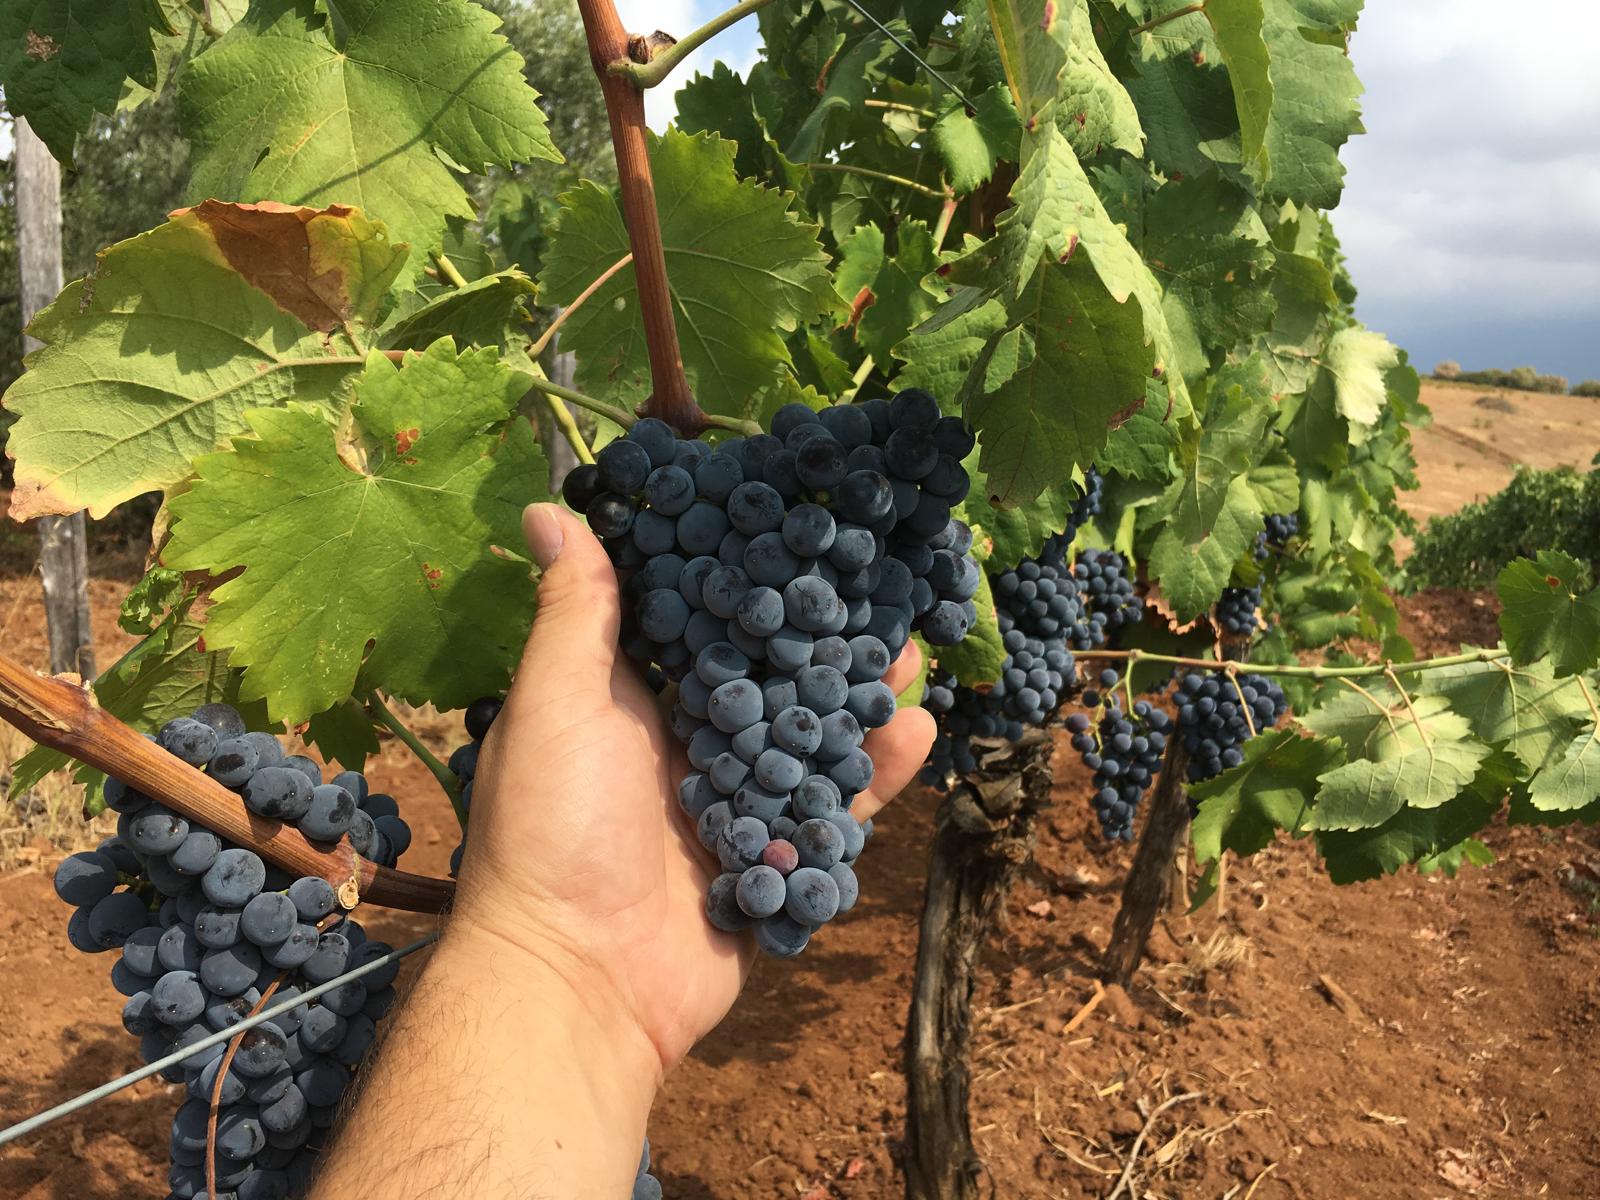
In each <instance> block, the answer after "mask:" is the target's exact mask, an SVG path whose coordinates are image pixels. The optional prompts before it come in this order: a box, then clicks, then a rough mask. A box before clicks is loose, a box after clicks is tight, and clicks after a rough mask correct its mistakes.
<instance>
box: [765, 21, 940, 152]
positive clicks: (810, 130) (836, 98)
mask: <svg viewBox="0 0 1600 1200" xmlns="http://www.w3.org/2000/svg"><path fill="white" fill-rule="evenodd" d="M888 26H889V28H890V29H891V30H893V31H894V32H895V33H897V34H899V35H900V37H901V38H902V39H903V38H904V37H905V36H906V34H907V33H908V32H909V30H908V29H907V28H906V25H905V22H903V21H899V20H890V21H889V22H888ZM898 53H900V47H899V46H897V45H895V43H894V42H893V41H891V40H890V39H889V37H888V36H886V35H885V34H884V33H882V32H881V31H879V30H877V29H869V30H867V31H866V33H865V34H863V35H862V36H860V37H858V38H857V39H856V41H855V43H854V44H853V45H850V46H849V48H848V49H846V50H844V51H843V52H842V53H840V54H839V55H838V56H837V57H836V58H830V59H829V61H828V63H827V65H826V66H825V67H824V68H823V70H822V72H821V74H819V75H818V76H816V77H815V86H814V87H813V88H808V89H806V91H805V92H802V93H801V95H802V97H804V98H805V99H806V100H808V101H810V108H809V110H808V111H807V112H806V114H805V116H804V118H803V119H802V120H801V121H800V123H799V126H798V127H797V128H796V129H795V130H794V132H793V134H792V135H791V136H790V137H789V138H788V140H787V141H786V142H785V143H784V146H783V157H784V158H786V159H787V160H789V161H790V162H794V163H805V162H809V161H811V160H812V159H815V158H818V157H820V156H821V155H822V154H824V153H825V152H826V151H827V150H828V149H829V148H831V147H832V146H834V145H835V144H836V143H838V142H839V141H840V140H841V137H840V129H841V127H843V126H845V125H847V124H848V122H849V121H850V120H852V119H853V118H854V117H855V115H856V114H858V113H860V112H861V111H862V109H863V108H864V107H865V101H866V99H867V97H868V96H870V95H871V94H872V88H873V81H874V79H875V78H876V77H878V76H880V75H881V74H882V72H883V67H884V64H885V63H886V62H888V61H889V59H891V58H893V57H894V56H895V55H896V54H898ZM807 93H809V95H807ZM813 96H814V97H815V100H811V97H813Z"/></svg>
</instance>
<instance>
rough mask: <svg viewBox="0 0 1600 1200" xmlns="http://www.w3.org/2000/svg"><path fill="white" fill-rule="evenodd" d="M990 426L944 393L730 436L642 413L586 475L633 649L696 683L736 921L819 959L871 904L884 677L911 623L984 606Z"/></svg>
mask: <svg viewBox="0 0 1600 1200" xmlns="http://www.w3.org/2000/svg"><path fill="white" fill-rule="evenodd" d="M973 445H974V442H973V436H972V434H971V432H970V431H969V430H968V429H967V428H966V426H965V425H964V424H963V423H962V422H961V420H959V419H958V418H955V417H944V416H941V415H940V412H939V406H938V403H937V402H936V401H935V400H934V399H933V397H932V396H930V395H929V394H928V393H926V392H922V391H917V390H909V389H908V390H906V391H903V392H901V393H899V394H898V395H897V396H895V398H894V399H893V400H870V401H867V402H865V403H863V404H856V405H836V406H834V407H831V408H826V409H823V410H822V411H820V412H816V411H813V410H812V409H810V408H808V407H806V406H805V405H803V404H789V405H785V406H784V407H783V408H781V409H780V410H779V411H778V412H777V413H776V414H775V415H774V417H773V420H772V432H771V433H770V434H758V435H755V436H752V437H748V438H730V439H727V440H725V441H722V442H720V443H719V444H717V445H716V446H714V447H713V446H710V445H708V444H707V443H705V442H703V441H698V440H696V441H685V440H680V439H678V438H676V437H675V436H674V435H673V433H672V430H671V429H670V428H669V427H668V426H667V425H665V424H664V423H662V422H660V421H655V420H642V421H639V422H638V423H636V424H635V425H634V426H633V427H632V428H631V429H630V430H629V431H628V433H627V435H626V437H624V438H621V439H619V440H617V441H615V442H612V443H610V444H609V445H607V446H606V447H605V448H604V449H602V450H601V451H600V452H599V453H598V454H597V455H596V459H595V462H594V463H593V464H588V465H585V466H580V467H578V468H577V469H575V470H574V471H572V473H571V474H569V475H568V476H567V480H566V482H565V484H564V486H563V489H562V495H563V498H564V499H565V500H566V501H567V503H568V504H569V505H571V506H572V507H573V508H575V509H577V510H579V511H581V512H583V513H584V514H585V516H586V517H587V519H588V522H589V526H590V528H591V529H593V530H594V531H595V533H596V534H598V535H599V536H600V538H601V540H602V541H603V542H604V544H605V546H606V549H607V551H608V552H609V553H610V555H611V558H612V561H613V562H614V563H615V564H616V566H617V569H618V572H619V574H620V575H621V576H622V578H623V581H624V582H623V595H624V598H625V601H626V603H625V606H624V610H625V611H624V622H623V630H622V638H621V642H622V647H623V649H624V650H625V651H626V652H627V654H628V655H629V656H630V657H632V658H633V659H635V660H636V661H637V662H639V663H640V664H641V665H647V664H654V665H655V666H656V667H658V668H659V669H660V670H661V672H662V673H663V674H664V675H665V676H666V678H667V679H669V680H671V681H673V682H675V683H677V685H678V693H677V700H676V702H675V704H674V705H673V709H672V729H673V732H674V733H675V734H676V735H677V737H678V738H679V739H680V740H681V741H683V742H684V743H686V744H687V746H688V756H689V761H690V764H691V765H692V766H693V768H694V770H693V772H692V773H691V774H690V775H689V776H688V777H687V778H686V779H685V780H684V781H683V785H682V788H681V790H680V793H679V799H680V801H681V803H682V806H683V808H684V810H685V812H686V813H687V814H688V815H689V817H690V818H691V819H692V820H694V821H696V823H697V827H698V831H699V836H700V840H701V842H702V843H703V844H704V845H705V847H706V848H707V849H708V850H709V851H711V852H712V853H714V854H715V855H716V856H717V859H718V861H719V863H720V865H721V867H722V874H720V875H719V876H718V877H717V878H716V879H715V880H714V881H713V882H712V885H711V887H710V890H709V892H708V895H707V900H706V907H707V915H708V917H709V919H710V920H711V922H712V924H713V925H715V926H717V927H718V928H720V929H726V930H737V929H743V928H749V927H752V926H753V927H754V929H755V937H756V942H757V944H758V945H759V946H760V947H761V948H762V949H763V950H764V951H766V952H767V953H769V954H773V955H776V956H779V957H791V956H793V955H795V954H798V953H800V951H801V950H803V949H804V948H805V946H806V944H807V942H808V941H809V940H810V937H811V934H812V932H813V931H814V930H815V929H816V928H818V927H819V926H821V925H822V924H824V923H825V922H826V921H828V920H829V919H830V918H832V917H833V916H834V915H835V914H837V913H840V912H846V911H848V910H849V909H850V908H851V907H852V906H853V905H854V904H855V901H856V897H857V891H858V889H857V882H856V877H855V874H854V872H853V870H852V866H851V864H853V863H854V861H855V859H856V857H857V856H858V855H859V854H860V853H861V850H862V847H863V846H864V844H865V842H866V839H867V837H868V835H869V834H870V831H871V822H867V823H866V824H864V825H863V824H862V823H861V822H858V821H857V820H856V818H855V817H854V816H852V815H851V814H850V811H849V809H850V805H851V803H852V801H853V800H854V798H855V796H856V795H857V794H858V793H860V792H861V791H863V790H865V789H866V788H867V787H868V785H869V784H870V783H871V782H872V760H871V758H870V757H869V756H868V755H867V752H866V751H865V750H864V749H863V748H862V742H863V740H864V738H865V735H866V733H867V732H868V731H870V730H872V729H875V728H878V727H879V726H882V725H885V724H887V723H888V722H889V720H890V719H891V718H892V717H893V716H894V711H895V697H894V693H893V691H891V690H890V688H889V686H888V685H887V684H886V683H884V682H883V676H884V675H885V673H886V672H887V671H888V670H889V667H890V666H891V665H892V664H893V662H894V661H895V659H896V658H897V657H898V656H899V654H900V652H901V650H902V649H904V647H905V645H906V643H907V641H909V639H910V637H911V634H912V633H913V632H914V631H915V632H920V633H921V634H922V636H923V637H924V638H925V639H927V640H928V641H929V642H930V643H933V644H935V645H948V644H951V643H954V642H957V641H959V640H960V639H961V638H963V637H965V636H966V633H967V631H968V630H969V629H970V628H971V627H972V625H973V623H974V621H975V620H976V617H977V610H976V607H975V605H974V602H973V597H974V596H975V595H976V594H977V590H978V585H979V582H980V576H979V569H978V565H977V563H976V562H975V561H974V559H973V558H972V556H971V555H970V554H969V551H970V549H971V546H972V533H971V531H970V530H969V529H968V528H967V526H966V525H965V524H963V523H962V522H961V521H959V520H954V519H952V517H951V508H952V506H954V505H956V504H958V503H960V502H961V500H962V499H964V498H965V496H966V494H967V490H968V487H969V486H970V485H969V481H968V478H967V473H966V471H965V470H964V469H963V468H962V466H961V460H962V459H963V458H964V457H965V456H966V455H967V454H968V453H970V452H971V450H972V447H973Z"/></svg>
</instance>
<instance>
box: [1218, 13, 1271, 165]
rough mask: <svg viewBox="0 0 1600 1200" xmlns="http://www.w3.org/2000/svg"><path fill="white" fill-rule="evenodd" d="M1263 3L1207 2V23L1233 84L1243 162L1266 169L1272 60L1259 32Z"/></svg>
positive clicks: (1262, 20) (1261, 27)
mask: <svg viewBox="0 0 1600 1200" xmlns="http://www.w3.org/2000/svg"><path fill="white" fill-rule="evenodd" d="M1262 4H1263V0H1206V5H1205V14H1206V20H1207V21H1209V22H1210V23H1211V31H1212V33H1213V34H1214V35H1215V36H1216V40H1217V49H1218V50H1220V51H1221V52H1222V61H1223V62H1224V63H1225V64H1226V65H1227V68H1228V81H1229V83H1231V84H1232V85H1233V103H1234V109H1235V111H1236V112H1237V113H1238V115H1239V152H1240V155H1241V157H1242V158H1243V160H1244V161H1245V162H1247V163H1250V164H1251V165H1253V166H1256V167H1257V168H1258V169H1262V170H1265V168H1266V166H1267V160H1266V140H1267V129H1268V126H1269V124H1270V122H1271V119H1272V99H1273V91H1272V60H1271V56H1270V55H1269V54H1268V52H1267V41H1266V38H1265V36H1264V35H1263V33H1262V30H1263V28H1264V27H1265V24H1266V14H1265V12H1264V11H1263V8H1262Z"/></svg>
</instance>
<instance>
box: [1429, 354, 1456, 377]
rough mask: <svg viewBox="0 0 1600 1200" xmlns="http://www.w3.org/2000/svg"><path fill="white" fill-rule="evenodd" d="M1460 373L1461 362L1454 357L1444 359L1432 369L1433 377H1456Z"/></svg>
mask: <svg viewBox="0 0 1600 1200" xmlns="http://www.w3.org/2000/svg"><path fill="white" fill-rule="evenodd" d="M1460 375H1461V364H1460V363H1458V362H1456V361H1455V360H1454V359H1448V358H1447V359H1445V361H1444V362H1442V363H1440V364H1439V365H1438V366H1436V367H1434V369H1433V377H1434V378H1435V379H1457V378H1459V377H1460Z"/></svg>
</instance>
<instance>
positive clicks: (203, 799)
mask: <svg viewBox="0 0 1600 1200" xmlns="http://www.w3.org/2000/svg"><path fill="white" fill-rule="evenodd" d="M0 718H3V719H5V720H6V721H8V722H10V723H11V724H12V725H15V726H16V727H17V728H18V729H20V730H21V731H22V732H23V733H25V734H27V735H28V737H30V738H32V739H33V740H34V741H36V742H38V743H39V744H40V745H41V746H48V747H49V748H50V749H52V750H58V751H60V752H61V753H63V754H66V755H70V756H71V757H72V758H75V759H77V760H78V761H79V762H85V763H88V764H89V765H90V766H91V767H95V768H97V769H98V770H101V771H104V772H106V773H107V774H108V775H114V776H116V777H117V778H118V779H120V780H122V781H123V782H125V783H127V784H130V785H131V786H133V787H135V788H137V789H138V790H139V791H141V792H143V793H144V794H145V795H147V796H149V797H151V798H152V799H155V800H159V801H160V802H161V803H162V804H164V805H166V806H167V807H168V808H170V809H172V810H173V811H174V812H178V813H182V814H183V815H184V816H186V817H193V818H194V819H195V820H196V821H199V822H201V823H202V824H204V825H205V826H206V828H208V829H211V830H213V831H215V832H216V833H217V834H219V835H220V836H222V837H225V838H228V839H229V840H231V841H234V842H237V843H238V844H239V845H241V846H247V847H249V848H250V849H251V850H254V851H255V852H256V853H257V854H259V855H261V857H262V858H265V859H267V860H268V861H270V862H273V863H275V864H276V865H278V866H280V867H282V868H283V869H284V870H286V871H290V872H292V873H294V874H296V875H315V876H317V877H318V878H321V879H326V880H327V881H328V882H329V883H330V884H332V885H333V887H334V890H335V891H337V892H338V893H339V899H340V902H341V903H342V904H344V906H345V907H347V908H353V907H354V906H355V904H356V902H357V901H358V900H367V901H370V902H372V903H373V904H381V905H384V906H386V907H389V908H401V909H406V910H408V911H410V912H426V913H433V912H439V911H440V910H442V909H444V908H445V907H447V906H448V905H449V903H450V899H451V897H452V896H453V895H454V894H455V884H454V883H452V882H451V881H449V880H447V879H429V878H427V877H426V876H423V875H413V874H411V873H410V872H409V871H397V870H394V869H392V868H389V867H380V866H378V865H377V864H376V863H373V862H369V861H368V860H366V859H364V858H362V857H361V856H360V855H359V854H357V853H356V852H355V848H354V847H353V846H351V845H350V839H349V838H348V837H346V838H341V839H340V840H339V841H338V842H337V843H336V844H335V845H334V846H333V848H332V849H328V850H321V849H318V848H317V847H316V846H315V845H313V844H312V843H311V842H310V841H308V840H307V839H306V837H305V835H304V834H302V833H300V832H299V831H298V830H296V829H294V828H292V827H290V826H288V825H285V824H283V823H282V822H281V821H271V820H268V819H266V818H264V817H258V816H256V815H255V814H254V813H252V812H251V811H250V810H249V809H247V808H245V806H244V802H243V801H242V800H240V799H239V797H238V796H237V795H235V794H234V793H233V792H230V791H229V790H228V789H227V788H225V787H223V786H222V785H221V784H220V783H218V782H217V781H216V780H214V779H212V778H211V777H210V776H209V775H206V774H205V773H203V772H201V771H197V770H195V769H194V768H193V767H191V766H189V765H188V764H187V763H185V762H182V761H181V760H179V759H177V758H175V757H173V756H172V755H170V754H168V753H167V752H166V751H165V750H163V749H161V747H159V746H157V745H156V744H155V743H154V742H152V741H150V740H149V739H147V738H145V737H144V736H143V735H142V734H140V733H138V732H137V731H136V730H134V729H131V728H129V727H128V726H127V725H124V724H123V723H122V722H121V721H119V720H117V718H115V717H113V716H112V715H111V714H110V713H108V712H106V711H105V710H104V709H102V708H100V707H99V706H98V705H96V704H95V702H94V699H93V698H92V697H91V696H90V695H89V693H88V691H87V690H85V689H84V688H81V687H78V686H77V685H76V684H73V683H70V682H68V681H67V680H65V679H58V678H54V677H52V676H46V675H39V674H36V673H35V672H33V671H31V670H29V669H28V668H27V667H25V666H23V665H22V664H21V663H19V662H16V661H15V660H13V659H10V658H7V657H5V656H4V655H0Z"/></svg>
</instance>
